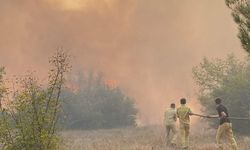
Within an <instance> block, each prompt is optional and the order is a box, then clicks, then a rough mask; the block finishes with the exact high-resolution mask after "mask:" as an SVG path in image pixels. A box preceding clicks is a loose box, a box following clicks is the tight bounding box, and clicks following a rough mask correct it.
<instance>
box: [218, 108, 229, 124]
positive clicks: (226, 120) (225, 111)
mask: <svg viewBox="0 0 250 150" xmlns="http://www.w3.org/2000/svg"><path fill="white" fill-rule="evenodd" d="M216 110H217V112H218V114H219V117H220V125H222V124H223V123H225V122H228V123H230V120H229V119H228V117H229V114H228V111H227V108H226V107H225V106H223V105H221V104H220V105H219V106H217V107H216ZM222 112H224V113H225V114H226V117H222V115H221V113H222Z"/></svg>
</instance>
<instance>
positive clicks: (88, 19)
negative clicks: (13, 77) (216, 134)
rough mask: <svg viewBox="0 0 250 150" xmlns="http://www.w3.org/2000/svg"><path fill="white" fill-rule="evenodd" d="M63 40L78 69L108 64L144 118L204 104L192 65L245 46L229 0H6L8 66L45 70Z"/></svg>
mask: <svg viewBox="0 0 250 150" xmlns="http://www.w3.org/2000/svg"><path fill="white" fill-rule="evenodd" d="M59 47H63V48H64V49H66V50H68V51H69V52H70V54H71V55H72V57H73V59H72V65H73V70H82V71H86V70H94V71H98V72H103V73H104V74H105V78H106V79H110V80H114V81H115V82H116V83H117V84H118V85H119V86H120V87H122V89H123V90H124V92H125V93H126V94H128V95H129V96H131V97H133V98H134V99H135V101H136V104H137V107H138V108H139V109H140V113H139V119H140V120H141V122H143V123H156V122H158V123H159V122H161V119H162V114H163V111H164V109H165V108H166V107H167V106H168V105H169V104H170V103H171V102H178V100H179V99H180V98H182V97H187V98H188V100H189V102H190V103H191V106H192V107H193V109H194V110H195V111H198V108H199V105H198V104H196V102H197V101H196V100H195V98H196V97H195V84H194V82H193V80H192V67H193V66H195V65H198V64H199V62H200V61H201V60H202V58H203V57H205V56H206V57H225V56H226V55H227V54H229V53H235V54H236V55H238V56H240V57H242V56H244V55H246V54H245V52H244V51H243V49H242V48H241V45H240V42H239V40H238V38H237V27H236V25H235V24H234V22H233V19H232V17H231V14H230V10H229V9H228V8H227V7H226V5H225V4H224V1H223V0H126V1H125V0H70V1H69V0H61V1H60V0H0V52H1V54H0V63H1V65H3V66H5V67H6V71H7V73H8V74H22V73H24V72H25V71H26V70H37V72H38V73H39V74H40V75H41V76H45V75H46V70H47V69H48V66H49V64H48V56H50V55H51V54H53V52H54V51H55V50H56V49H57V48H59Z"/></svg>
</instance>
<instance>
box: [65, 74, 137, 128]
mask: <svg viewBox="0 0 250 150" xmlns="http://www.w3.org/2000/svg"><path fill="white" fill-rule="evenodd" d="M75 77H76V80H75V81H71V82H73V84H74V85H77V87H78V88H77V89H78V90H77V91H75V92H72V91H71V90H69V89H68V90H66V91H65V92H64V96H63V97H64V102H65V103H64V106H63V114H62V124H64V125H65V126H66V128H70V129H98V128H115V127H123V126H132V125H135V120H136V114H137V109H136V108H135V105H134V101H133V99H131V98H129V97H128V96H126V95H125V94H124V93H123V92H122V91H121V90H120V89H119V88H118V87H109V86H108V85H106V84H105V82H104V80H103V75H102V74H101V73H99V74H94V73H93V72H89V73H86V74H84V73H80V74H79V75H77V76H75Z"/></svg>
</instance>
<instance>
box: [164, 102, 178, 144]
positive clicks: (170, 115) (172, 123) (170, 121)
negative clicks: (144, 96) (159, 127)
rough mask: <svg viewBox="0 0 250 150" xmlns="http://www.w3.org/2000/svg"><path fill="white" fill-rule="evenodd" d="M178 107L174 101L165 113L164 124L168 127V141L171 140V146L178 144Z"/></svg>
mask: <svg viewBox="0 0 250 150" xmlns="http://www.w3.org/2000/svg"><path fill="white" fill-rule="evenodd" d="M176 120H177V116H176V109H175V104H174V103H172V104H171V105H170V107H169V108H168V109H167V110H166V111H165V113H164V125H165V128H166V139H167V143H169V142H170V144H171V146H173V147H175V146H176V138H177V130H176ZM170 132H172V133H173V137H172V138H170Z"/></svg>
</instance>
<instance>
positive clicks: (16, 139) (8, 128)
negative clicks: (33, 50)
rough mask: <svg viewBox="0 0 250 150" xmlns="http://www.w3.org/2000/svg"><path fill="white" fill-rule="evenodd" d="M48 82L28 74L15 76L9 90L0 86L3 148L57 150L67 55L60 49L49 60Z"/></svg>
mask: <svg viewBox="0 0 250 150" xmlns="http://www.w3.org/2000/svg"><path fill="white" fill-rule="evenodd" d="M50 64H51V66H52V68H51V69H50V72H49V77H48V78H49V81H48V82H49V84H48V85H47V86H43V85H41V84H40V83H39V82H38V79H37V78H36V77H34V75H32V74H28V75H27V76H25V77H21V78H17V79H16V81H15V84H14V87H15V89H13V91H11V90H9V89H6V88H4V85H3V84H4V81H3V79H2V74H3V71H2V70H1V72H0V79H1V80H0V81H1V82H0V84H1V85H2V86H1V87H3V88H0V89H3V90H0V92H1V95H2V97H1V98H2V99H1V100H2V101H4V103H5V107H1V115H0V142H1V143H3V149H4V150H17V149H22V150H52V149H53V150H55V149H59V147H58V146H59V142H58V140H59V137H58V135H57V134H56V131H57V121H58V114H59V111H60V103H61V102H60V95H61V89H62V86H63V84H64V82H65V73H66V72H68V71H69V68H70V66H69V56H68V55H67V54H66V53H65V52H63V51H57V53H56V54H55V55H54V56H53V57H52V58H51V59H50Z"/></svg>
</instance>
